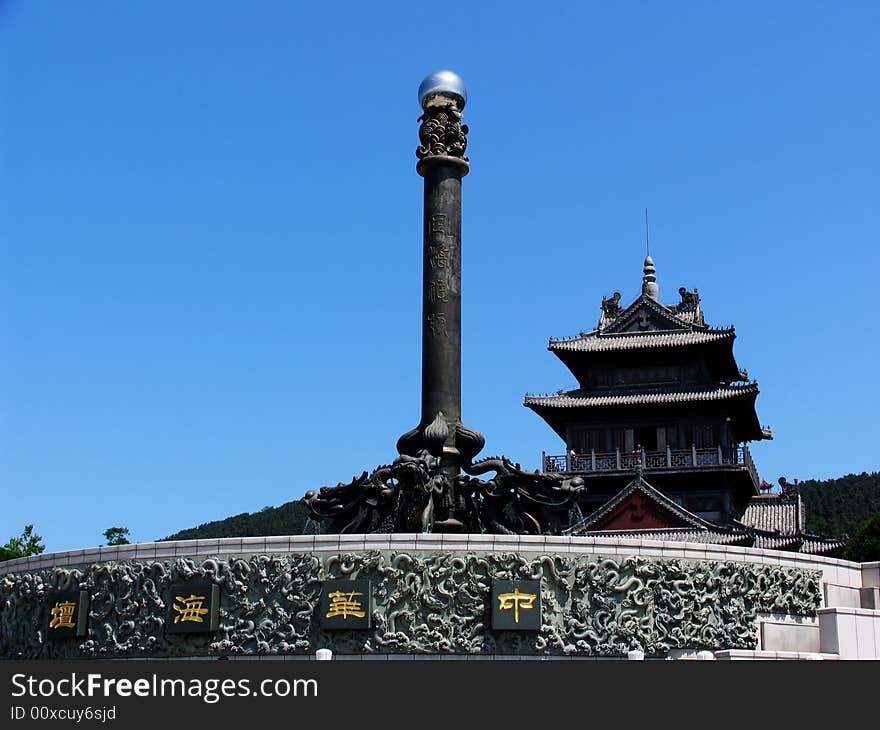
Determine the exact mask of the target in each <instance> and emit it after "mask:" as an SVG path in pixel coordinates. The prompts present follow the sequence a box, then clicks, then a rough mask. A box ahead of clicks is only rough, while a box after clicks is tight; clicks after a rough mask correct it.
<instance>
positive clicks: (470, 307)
mask: <svg viewBox="0 0 880 730" xmlns="http://www.w3.org/2000/svg"><path fill="white" fill-rule="evenodd" d="M878 49H880V4H878V3H877V2H873V1H872V2H863V3H857V2H836V3H818V2H804V1H798V2H745V3H734V4H731V3H720V2H688V3H673V2H664V3H654V2H639V3H636V2H622V3H614V4H611V3H599V2H589V3H571V2H567V3H543V4H538V5H536V4H535V3H510V2H505V3H495V4H488V3H458V4H451V5H450V4H446V5H438V4H436V3H435V4H430V3H429V4H414V3H399V4H390V3H363V2H357V3H354V2H352V3H344V2H334V3H296V2H260V3H240V2H236V3H233V2H217V1H216V0H212V1H211V2H185V3H180V2H156V1H155V0H154V1H152V2H125V3H119V2H110V1H107V2H89V1H84V2H77V3H65V2H48V0H42V1H41V0H33V1H30V2H23V1H19V2H5V3H2V4H0V73H2V77H0V94H2V96H0V318H2V319H0V383H2V389H0V392H2V396H0V490H2V499H0V542H2V541H5V539H6V537H7V536H9V535H13V534H18V533H19V532H20V531H21V528H22V527H23V525H24V524H25V523H34V524H35V525H36V528H37V531H38V532H39V533H40V534H42V535H43V536H44V538H45V542H46V545H47V548H48V549H49V550H63V549H72V548H77V547H86V546H91V545H95V544H98V543H99V542H101V541H102V539H103V538H102V537H101V533H102V531H103V530H104V529H105V528H107V527H109V526H111V525H125V526H128V527H129V528H130V529H131V531H132V537H133V538H134V539H135V540H137V541H148V540H152V539H155V538H158V537H163V536H165V535H168V534H170V533H172V532H174V531H176V530H179V529H182V528H186V527H191V526H194V525H197V524H199V523H201V522H205V521H208V520H213V519H218V518H222V517H226V516H228V515H232V514H237V513H240V512H244V511H255V510H258V509H260V508H262V507H263V506H265V505H278V504H281V503H283V502H286V501H289V500H291V499H294V498H298V497H300V496H301V495H302V494H303V492H304V491H305V490H306V489H309V488H314V487H317V486H320V485H323V484H335V483H336V482H337V481H340V480H343V481H347V480H349V479H350V478H351V476H352V475H353V474H355V473H358V474H359V473H360V472H361V471H362V470H363V469H372V468H374V467H375V466H376V465H378V464H381V463H387V462H389V461H390V460H391V459H393V458H394V456H396V451H395V449H394V444H395V441H396V439H397V437H398V436H399V435H400V434H401V433H403V432H404V431H406V430H408V429H409V428H411V427H412V426H414V425H415V424H416V422H417V420H418V416H419V377H420V376H419V366H420V362H419V360H420V311H419V307H420V287H421V282H420V275H421V248H420V247H421V194H422V192H421V190H422V188H421V183H422V181H421V178H419V177H418V176H417V175H416V173H415V161H416V160H415V156H414V151H415V147H416V145H417V142H418V136H417V130H418V125H417V123H416V118H417V117H418V115H419V113H420V109H419V106H418V102H417V99H416V90H417V88H418V84H419V82H420V81H421V79H422V78H423V76H424V75H425V74H427V73H428V72H430V71H432V70H435V69H437V68H444V67H448V68H452V69H454V70H456V71H457V72H459V73H460V74H461V75H462V76H463V77H464V78H465V80H466V81H467V83H468V88H469V93H470V98H469V102H468V105H467V109H466V110H465V116H466V121H467V122H468V124H469V125H470V127H471V134H470V138H469V155H470V158H471V174H470V175H469V176H468V177H467V178H466V179H465V181H464V206H463V210H464V213H463V216H464V222H463V246H464V304H463V306H464V314H463V317H464V324H463V330H464V331H463V341H464V342H463V344H464V353H463V380H464V383H463V409H464V420H465V422H466V423H468V424H469V425H472V426H474V427H475V428H478V429H480V430H481V431H482V432H483V433H484V434H486V437H487V446H486V450H485V451H484V453H485V454H492V453H505V454H507V455H509V456H510V457H511V458H513V459H514V460H516V461H519V462H521V463H522V464H523V465H524V466H525V467H528V468H537V467H538V466H539V460H540V453H541V450H542V449H546V450H547V451H549V452H559V451H560V449H561V446H562V445H561V443H560V442H559V440H558V438H557V437H556V436H555V435H554V434H553V433H552V431H551V430H550V429H549V428H548V427H547V426H546V425H545V424H544V423H543V421H541V420H540V419H539V418H538V417H537V416H536V415H534V414H533V413H532V412H531V411H529V410H527V409H525V408H524V407H523V406H522V397H523V394H524V393H525V392H526V391H529V392H552V391H555V390H557V389H558V388H563V387H564V388H571V387H573V386H574V381H573V378H572V377H571V375H570V374H569V373H568V371H567V370H566V369H565V368H564V367H563V366H562V364H561V363H560V362H559V361H558V360H557V359H556V358H555V357H554V356H553V355H551V354H550V353H549V352H547V350H546V346H547V338H548V337H550V336H557V337H558V336H568V335H574V334H576V333H577V332H578V331H579V330H582V329H590V328H592V327H593V326H594V325H595V323H596V321H597V319H598V315H599V303H600V301H601V298H602V295H603V294H606V295H610V294H611V293H612V292H613V291H615V290H619V291H621V292H622V293H623V298H624V299H625V300H627V301H629V300H631V299H632V298H634V297H635V296H636V295H637V294H638V291H639V284H640V276H641V263H642V259H643V257H644V231H643V211H644V208H645V207H648V208H649V209H650V216H651V224H652V231H651V238H652V254H653V256H654V259H655V261H656V264H657V273H658V280H659V283H660V286H661V299H665V300H667V301H670V302H674V301H676V300H677V298H678V296H677V293H676V292H677V290H678V287H679V286H687V287H689V288H693V287H698V288H699V290H700V294H701V296H702V299H703V306H704V310H705V313H706V317H707V320H708V321H709V322H710V324H713V325H715V326H724V325H727V324H730V323H733V324H734V325H735V326H736V328H737V335H738V337H737V340H736V344H735V349H734V351H735V354H736V357H737V360H738V362H739V364H740V366H741V367H744V368H747V369H748V370H749V372H750V374H751V375H752V376H754V377H755V378H757V380H758V382H759V384H760V386H761V395H760V396H759V397H758V401H757V406H758V415H759V418H760V421H761V423H763V424H769V425H771V426H772V427H773V432H774V434H775V437H776V438H775V440H774V441H771V442H762V443H760V444H755V445H754V447H753V454H754V456H755V458H756V461H757V464H758V467H759V470H760V472H761V475H762V476H763V477H764V478H766V479H768V481H773V482H775V480H776V478H777V477H778V476H780V475H786V476H788V477H789V478H794V477H798V478H800V479H807V478H827V477H834V476H839V475H843V474H846V473H849V472H861V471H873V470H877V469H878V468H880V455H878V447H877V440H878V430H880V429H878V426H877V413H878V410H880V396H878V391H877V384H876V372H877V367H878V361H880V347H878V314H880V308H878V305H877V298H876V281H877V278H878V275H880V255H878V243H880V241H878V238H880V236H878V231H880V220H878V214H880V206H878V203H880V200H878V198H880V195H878V192H880V189H878V170H880V135H878V118H880V95H878V86H877V78H878V69H880V60H878V55H880V51H878Z"/></svg>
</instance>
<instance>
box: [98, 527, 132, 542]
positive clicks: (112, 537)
mask: <svg viewBox="0 0 880 730" xmlns="http://www.w3.org/2000/svg"><path fill="white" fill-rule="evenodd" d="M127 535H128V528H127V527H108V528H107V529H106V530H104V539H105V540H106V541H107V544H108V545H128V544H129V540H128V537H126V536H127Z"/></svg>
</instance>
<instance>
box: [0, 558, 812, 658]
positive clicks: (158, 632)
mask: <svg viewBox="0 0 880 730" xmlns="http://www.w3.org/2000/svg"><path fill="white" fill-rule="evenodd" d="M191 577H203V578H206V579H208V580H210V581H212V582H214V583H217V584H219V585H220V587H221V609H220V629H219V630H218V631H217V632H215V633H213V634H201V635H169V636H166V635H165V633H164V623H165V616H166V611H165V603H164V601H165V599H166V598H167V592H168V589H169V588H170V586H171V585H172V583H174V582H177V581H179V580H185V579H187V578H191ZM345 578H366V579H369V580H370V581H371V584H372V590H373V615H372V618H373V628H372V629H370V630H367V631H363V632H355V631H342V632H325V631H322V630H321V629H320V628H319V621H318V616H317V611H318V606H319V603H320V586H321V582H322V581H324V580H333V579H345ZM496 578H497V579H513V578H522V579H541V580H542V604H543V608H542V627H541V630H540V632H537V633H525V632H522V633H521V632H501V631H493V630H492V629H491V625H490V624H491V622H490V615H491V612H490V605H489V603H490V596H491V584H492V580H493V579H496ZM70 587H74V588H75V587H80V588H82V589H85V590H88V591H89V593H90V595H91V608H90V617H89V634H88V636H87V637H85V638H84V639H71V640H66V641H45V638H46V637H45V632H46V628H45V627H46V620H47V614H46V610H47V609H46V605H45V603H46V594H47V593H49V592H51V591H54V590H61V589H68V588H70ZM820 604H821V592H820V572H819V571H812V570H803V569H794V568H783V567H780V566H772V565H751V564H744V563H735V562H714V561H703V562H690V561H685V560H668V561H663V560H655V559H649V558H643V557H630V558H601V557H597V556H593V555H584V556H576V555H552V554H521V553H512V552H511V553H488V554H485V553H477V552H462V553H448V552H447V553H422V552H412V553H408V552H360V553H331V554H329V555H324V554H309V553H291V554H274V555H252V556H242V557H240V558H229V557H226V558H220V557H208V558H203V559H199V560H198V561H196V560H190V559H185V558H178V559H176V560H153V561H127V562H111V563H105V564H96V565H93V566H90V567H88V568H84V569H81V570H80V569H67V568H55V569H52V570H47V571H40V572H35V573H19V574H10V575H6V576H3V577H2V578H0V656H3V657H8V658H15V657H22V658H36V657H46V658H49V657H57V658H73V657H88V656H94V657H124V656H129V657H136V656H184V655H199V656H206V655H224V654H247V655H256V654H286V653H310V652H313V651H314V650H315V649H316V648H318V647H326V648H330V649H332V650H334V651H335V652H337V653H363V652H367V653H383V654H384V653H392V654H393V653H431V654H435V653H488V654H580V655H594V656H619V655H621V654H623V653H625V652H626V651H628V650H630V649H632V648H636V647H638V648H641V649H643V650H644V651H645V652H646V653H649V654H651V653H662V652H665V651H668V650H670V649H676V648H709V649H719V648H754V647H755V646H756V644H757V633H756V632H757V625H756V615H757V614H758V613H786V614H790V615H801V616H810V617H814V616H815V615H816V609H817V608H818V607H819V606H820Z"/></svg>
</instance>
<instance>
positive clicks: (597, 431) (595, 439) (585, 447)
mask: <svg viewBox="0 0 880 730" xmlns="http://www.w3.org/2000/svg"><path fill="white" fill-rule="evenodd" d="M568 448H569V449H572V450H573V451H575V452H576V453H578V454H589V453H590V451H607V450H608V432H607V431H606V430H605V429H604V428H577V429H572V430H571V432H570V433H569V439H568Z"/></svg>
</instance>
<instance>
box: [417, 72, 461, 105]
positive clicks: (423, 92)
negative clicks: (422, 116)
mask: <svg viewBox="0 0 880 730" xmlns="http://www.w3.org/2000/svg"><path fill="white" fill-rule="evenodd" d="M436 94H442V95H443V96H450V97H452V98H454V99H458V101H459V103H460V104H461V107H460V108H461V109H464V105H465V103H467V89H466V88H465V86H464V79H462V78H461V76H459V75H458V74H457V73H455V72H454V71H446V70H444V71H435V72H434V73H432V74H428V75H427V76H425V80H424V81H422V83H421V84H419V104H421V105H422V108H424V106H425V99H427V98H428V97H429V96H434V95H436Z"/></svg>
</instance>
